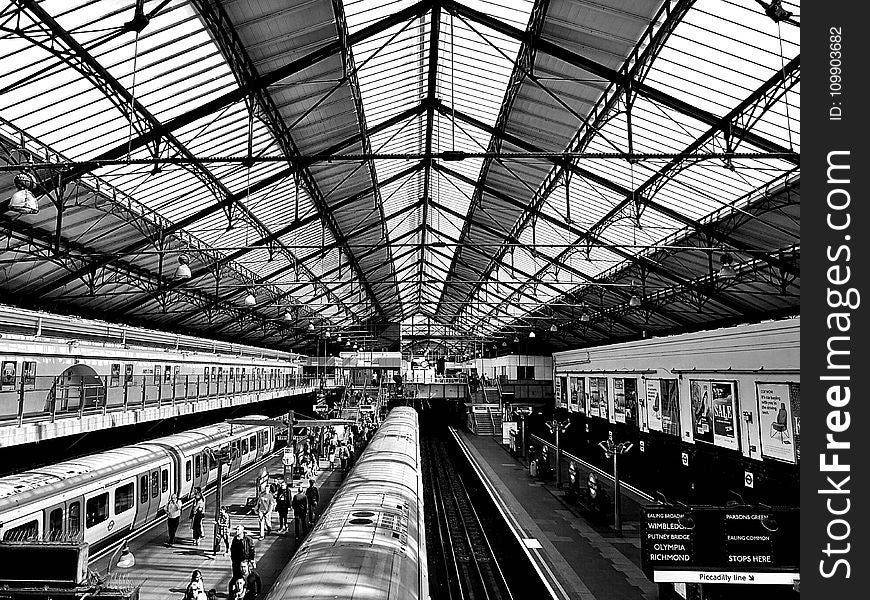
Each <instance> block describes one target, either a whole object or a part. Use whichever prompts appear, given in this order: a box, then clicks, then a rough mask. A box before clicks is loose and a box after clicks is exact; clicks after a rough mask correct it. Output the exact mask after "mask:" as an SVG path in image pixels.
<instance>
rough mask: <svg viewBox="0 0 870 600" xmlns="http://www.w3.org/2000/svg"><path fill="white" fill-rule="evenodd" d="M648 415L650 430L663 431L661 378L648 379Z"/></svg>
mask: <svg viewBox="0 0 870 600" xmlns="http://www.w3.org/2000/svg"><path fill="white" fill-rule="evenodd" d="M646 415H647V428H648V429H649V431H662V387H661V380H659V379H647V380H646Z"/></svg>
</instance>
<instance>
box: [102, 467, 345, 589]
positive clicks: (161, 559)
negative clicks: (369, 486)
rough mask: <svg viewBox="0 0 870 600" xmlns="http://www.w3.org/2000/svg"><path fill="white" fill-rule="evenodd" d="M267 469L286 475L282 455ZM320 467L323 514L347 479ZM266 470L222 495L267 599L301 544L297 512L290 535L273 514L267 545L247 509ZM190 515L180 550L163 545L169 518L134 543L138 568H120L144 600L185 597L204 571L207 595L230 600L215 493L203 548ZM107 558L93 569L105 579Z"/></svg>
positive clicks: (184, 521) (229, 485)
mask: <svg viewBox="0 0 870 600" xmlns="http://www.w3.org/2000/svg"><path fill="white" fill-rule="evenodd" d="M263 466H265V467H266V469H267V471H268V472H269V473H270V474H271V475H273V476H274V475H276V474H280V473H282V472H283V467H282V465H281V459H280V454H279V455H276V456H275V457H273V458H270V459H269V460H268V461H266V462H265V464H264V465H263ZM319 467H320V468H318V474H317V478H316V479H317V482H316V484H315V485H317V487H318V488H319V489H320V504H319V506H320V509H321V510H323V509H324V508H325V507H326V506H327V505H328V504H329V502H330V501H331V500H332V496H333V495H334V494H335V492H336V490H337V489H338V487H339V486H340V485H341V482H342V480H343V477H342V474H341V471H340V469H335V470H333V469H330V468H329V461H327V460H325V459H321V460H320V465H319ZM261 470H262V466H258V467H257V468H254V469H251V470H250V471H248V472H247V473H244V474H241V475H239V476H237V477H236V478H235V479H231V480H230V481H228V482H226V483H225V484H224V486H223V492H222V494H223V504H224V505H225V506H229V507H230V510H229V513H230V518H231V520H232V526H233V527H235V526H236V525H240V524H241V525H244V526H245V531H246V532H247V533H248V535H250V536H251V538H252V539H253V540H254V555H255V556H254V558H255V561H256V563H257V573H258V574H259V575H260V578H261V580H262V583H263V589H262V593H263V594H265V592H266V591H268V590H269V588H271V587H272V585H273V584H274V582H275V580H276V579H277V577H278V575H279V574H280V573H281V571H282V570H283V569H284V567H285V566H286V565H287V563H288V562H289V560H290V558H291V557H292V556H293V553H294V552H295V551H296V540H295V535H294V532H293V510H292V509H291V510H290V511H289V512H288V520H289V521H290V531H289V533H285V534H279V533H278V515H277V513H273V519H272V533H271V534H269V533H267V534H266V536H265V537H264V538H263V539H260V530H259V522H258V520H257V515H256V512H255V511H254V509H251V508H249V507H248V506H247V500H248V498H250V497H252V496H254V490H255V482H256V478H257V476H258V475H259V474H260V472H261ZM295 485H303V487H308V481H307V480H302V481H299V480H296V482H295ZM189 511H190V507H189V505H185V510H184V512H183V513H182V518H181V523H180V525H179V528H178V533H177V535H176V538H175V545H174V546H172V547H167V546H165V545H164V544H165V542H166V539H167V530H166V519H165V518H164V519H162V520H161V521H158V522H157V523H155V524H154V525H152V526H151V527H149V528H147V529H145V530H144V531H142V532H141V533H138V534H136V536H135V537H134V538H131V539H130V540H129V542H128V546H129V548H130V551H131V552H132V553H133V555H134V556H135V558H136V564H135V566H133V567H131V568H129V569H118V568H115V569H114V573H113V575H116V576H120V577H122V578H123V580H124V581H126V582H129V583H130V584H131V585H133V586H137V585H141V588H140V591H139V598H140V600H169V599H172V598H181V597H183V595H184V592H185V590H186V589H187V584H188V583H189V582H190V575H191V573H192V572H193V570H194V569H199V570H200V571H202V577H203V581H204V582H205V589H206V590H209V589H211V588H214V589H215V590H216V591H217V597H218V598H226V597H227V588H228V587H229V583H230V576H231V575H232V564H231V562H230V557H229V556H224V554H223V548H221V550H220V552H219V553H218V554H216V555H215V554H213V552H212V540H213V531H214V517H213V515H214V490H211V491H209V492H208V493H207V494H206V515H207V516H206V518H205V520H204V521H203V532H204V533H205V537H204V538H203V539H202V541H201V542H200V545H199V546H194V544H193V538H192V535H191V530H190V521H189V520H188V519H187V515H188V514H189ZM102 554H103V556H99V557H98V558H97V559H96V560H93V561H92V562H91V564H90V566H89V568H90V569H91V570H94V571H98V572H100V573H106V568H107V566H108V564H109V560H110V558H111V556H110V555H107V554H106V553H102ZM115 557H117V554H116V555H115ZM115 560H117V558H115Z"/></svg>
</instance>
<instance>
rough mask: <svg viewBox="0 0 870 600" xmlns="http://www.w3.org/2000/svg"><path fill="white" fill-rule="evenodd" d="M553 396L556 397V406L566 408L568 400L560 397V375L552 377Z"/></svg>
mask: <svg viewBox="0 0 870 600" xmlns="http://www.w3.org/2000/svg"><path fill="white" fill-rule="evenodd" d="M553 396H554V397H555V398H556V408H568V402H567V401H566V400H565V399H564V398H562V378H561V377H553Z"/></svg>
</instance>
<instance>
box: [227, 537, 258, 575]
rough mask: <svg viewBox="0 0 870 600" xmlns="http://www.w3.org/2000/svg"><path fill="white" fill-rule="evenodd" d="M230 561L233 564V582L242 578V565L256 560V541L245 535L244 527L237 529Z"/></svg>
mask: <svg viewBox="0 0 870 600" xmlns="http://www.w3.org/2000/svg"><path fill="white" fill-rule="evenodd" d="M230 560H231V561H232V563H233V580H236V579H239V578H240V577H242V563H243V562H247V561H249V560H254V540H252V539H251V537H250V536H249V535H248V534H247V533H245V528H244V527H243V526H242V525H239V526H237V527H236V536H235V537H234V538H233V541H232V543H231V544H230Z"/></svg>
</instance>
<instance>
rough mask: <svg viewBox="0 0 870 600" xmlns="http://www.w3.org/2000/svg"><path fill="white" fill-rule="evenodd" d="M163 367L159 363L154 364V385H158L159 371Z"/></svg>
mask: <svg viewBox="0 0 870 600" xmlns="http://www.w3.org/2000/svg"><path fill="white" fill-rule="evenodd" d="M162 371H163V368H162V367H161V366H160V365H154V385H160V373H161V372H162Z"/></svg>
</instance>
